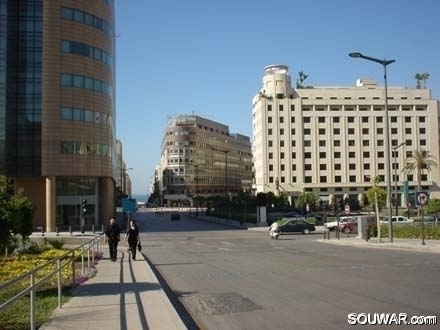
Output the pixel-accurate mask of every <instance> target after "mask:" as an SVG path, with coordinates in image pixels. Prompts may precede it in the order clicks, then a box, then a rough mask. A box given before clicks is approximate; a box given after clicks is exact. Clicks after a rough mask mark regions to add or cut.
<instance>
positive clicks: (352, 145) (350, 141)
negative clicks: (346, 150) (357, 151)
mask: <svg viewBox="0 0 440 330" xmlns="http://www.w3.org/2000/svg"><path fill="white" fill-rule="evenodd" d="M355 145H356V143H355V141H354V140H348V146H349V147H354V146H355Z"/></svg>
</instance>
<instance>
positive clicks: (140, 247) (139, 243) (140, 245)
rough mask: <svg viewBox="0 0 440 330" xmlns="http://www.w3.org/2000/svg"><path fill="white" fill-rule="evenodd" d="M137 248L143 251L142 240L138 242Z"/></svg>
mask: <svg viewBox="0 0 440 330" xmlns="http://www.w3.org/2000/svg"><path fill="white" fill-rule="evenodd" d="M137 248H138V250H139V252H140V251H142V244H141V242H140V241H139V242H138V244H137Z"/></svg>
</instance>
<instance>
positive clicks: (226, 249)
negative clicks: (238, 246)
mask: <svg viewBox="0 0 440 330" xmlns="http://www.w3.org/2000/svg"><path fill="white" fill-rule="evenodd" d="M218 249H219V250H223V251H231V249H228V248H224V247H219V248H218Z"/></svg>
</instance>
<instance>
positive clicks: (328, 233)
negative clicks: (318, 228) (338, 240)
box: [327, 231, 330, 239]
mask: <svg viewBox="0 0 440 330" xmlns="http://www.w3.org/2000/svg"><path fill="white" fill-rule="evenodd" d="M327 239H330V231H328V232H327Z"/></svg>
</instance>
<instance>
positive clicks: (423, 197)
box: [417, 193, 428, 205]
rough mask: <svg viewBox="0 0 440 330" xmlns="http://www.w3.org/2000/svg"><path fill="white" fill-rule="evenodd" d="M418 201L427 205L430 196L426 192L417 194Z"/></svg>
mask: <svg viewBox="0 0 440 330" xmlns="http://www.w3.org/2000/svg"><path fill="white" fill-rule="evenodd" d="M417 201H418V202H419V204H420V205H425V204H426V203H427V202H428V196H427V195H426V194H425V193H419V194H418V195H417Z"/></svg>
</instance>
